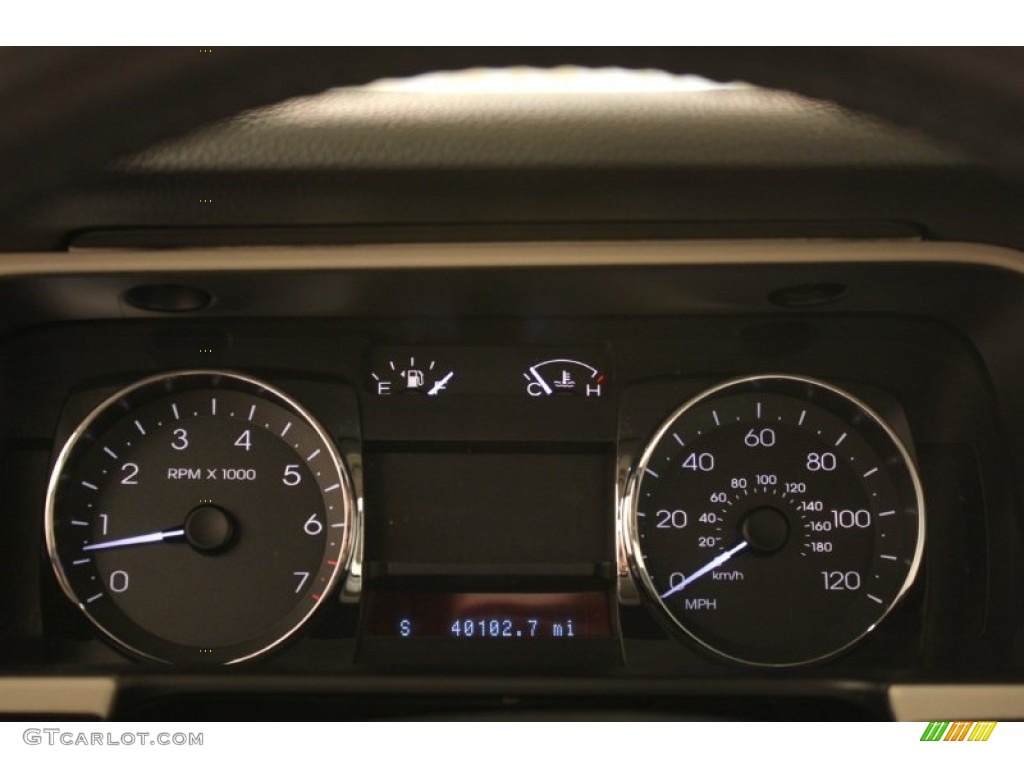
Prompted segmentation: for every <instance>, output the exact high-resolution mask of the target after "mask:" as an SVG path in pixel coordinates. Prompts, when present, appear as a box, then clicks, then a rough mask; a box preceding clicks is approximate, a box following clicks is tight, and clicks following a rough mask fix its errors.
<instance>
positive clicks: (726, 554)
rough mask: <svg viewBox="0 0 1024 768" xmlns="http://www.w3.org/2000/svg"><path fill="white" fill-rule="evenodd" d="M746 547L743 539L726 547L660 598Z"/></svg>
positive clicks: (672, 592) (676, 590) (691, 581)
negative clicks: (733, 545)
mask: <svg viewBox="0 0 1024 768" xmlns="http://www.w3.org/2000/svg"><path fill="white" fill-rule="evenodd" d="M746 547H747V542H746V541H745V540H744V541H741V542H740V543H739V544H737V545H736V546H735V547H733V548H732V549H727V550H726V551H725V552H723V553H722V554H720V555H719V556H718V557H716V558H715V559H714V560H712V561H711V562H710V563H708V564H707V565H705V566H704V567H703V568H699V569H698V570H696V571H694V572H693V573H691V574H690V575H689V576H687V577H685V578H684V579H683V580H682V581H681V582H679V583H678V584H676V585H675V586H674V587H672V589H670V590H669V591H668V592H666V593H665V594H663V595H662V596H661V599H662V600H664V599H665V598H666V597H671V596H672V595H674V594H675V593H676V592H678V591H679V590H681V589H684V588H685V587H686V586H687V585H689V584H692V583H693V582H695V581H696V580H697V579H699V578H700V577H701V576H703V575H704V574H706V573H710V572H711V571H713V570H715V568H717V567H718V566H720V565H722V564H723V563H725V562H726V561H727V560H729V559H730V558H731V557H732V556H733V555H735V554H737V553H738V552H740V551H742V550H744V549H746Z"/></svg>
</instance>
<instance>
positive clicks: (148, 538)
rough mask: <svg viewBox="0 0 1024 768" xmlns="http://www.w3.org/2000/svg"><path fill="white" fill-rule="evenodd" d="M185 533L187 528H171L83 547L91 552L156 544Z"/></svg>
mask: <svg viewBox="0 0 1024 768" xmlns="http://www.w3.org/2000/svg"><path fill="white" fill-rule="evenodd" d="M184 535H185V529H184V528H183V527H182V528H171V529H170V530H167V531H156V532H155V533H144V534H142V535H140V536H129V537H127V538H124V539H112V540H111V541H101V542H99V543H98V544H86V545H85V546H84V547H82V551H83V552H89V551H92V550H96V549H114V548H115V547H132V546H135V545H136V544H156V543H157V542H160V541H163V540H164V539H175V538H179V537H181V536H184Z"/></svg>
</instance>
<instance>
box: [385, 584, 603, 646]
mask: <svg viewBox="0 0 1024 768" xmlns="http://www.w3.org/2000/svg"><path fill="white" fill-rule="evenodd" d="M367 629H368V631H369V634H370V635H371V636H373V637H387V638H408V639H410V640H411V639H432V640H437V639H444V640H456V641H461V642H479V641H482V640H486V641H495V642H509V643H511V642H526V641H530V640H561V641H571V640H572V639H574V638H576V639H579V638H584V639H593V638H607V637H610V636H611V634H612V628H611V620H610V613H609V610H608V596H607V595H606V594H605V593H603V592H552V593H512V592H494V593H491V592H418V591H387V592H373V593H371V594H370V596H369V599H368V604H367Z"/></svg>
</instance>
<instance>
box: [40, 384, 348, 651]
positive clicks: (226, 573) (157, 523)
mask: <svg viewBox="0 0 1024 768" xmlns="http://www.w3.org/2000/svg"><path fill="white" fill-rule="evenodd" d="M351 500H352V493H351V489H350V483H349V479H348V474H347V472H346V471H345V468H344V466H343V464H342V462H341V459H340V457H339V455H338V453H337V451H336V449H335V447H334V445H333V443H332V442H331V440H330V437H329V436H328V435H327V434H326V433H325V432H324V430H323V428H322V427H320V426H319V425H318V424H317V423H316V422H315V421H314V420H313V418H312V416H310V415H309V414H308V413H306V412H305V411H304V410H303V409H302V407H301V406H299V405H298V404H297V403H296V402H294V401H293V400H291V399H289V398H288V397H287V396H286V395H284V394H283V393H281V392H279V391H277V390H276V389H274V388H272V387H271V386H270V385H268V384H264V383H262V382H258V381H256V380H253V379H250V378H248V377H244V376H240V375H238V374H231V373H224V372H215V371H211V372H204V371H198V372H185V373H177V374H171V375H167V376H160V377H155V378H153V379H147V380H145V381H143V382H139V383H138V384H136V385H133V386H131V387H128V388H127V389H125V390H122V391H121V392H118V393H116V394H115V395H114V396H112V397H111V398H109V399H108V400H107V401H106V402H104V403H102V404H101V405H100V406H99V407H98V408H97V409H96V410H95V411H94V412H93V413H92V414H91V415H90V416H89V417H88V418H87V419H86V420H85V422H84V423H83V424H82V425H81V426H80V427H79V428H78V429H77V430H76V431H75V433H74V434H73V435H72V437H71V439H70V440H69V441H68V443H67V445H66V446H65V447H64V449H63V450H62V452H61V454H60V456H59V457H58V459H57V462H56V465H55V467H54V471H53V475H52V477H51V481H50V487H49V491H48V496H47V531H46V533H47V544H48V547H49V551H50V556H51V559H52V561H53V565H54V569H55V571H56V573H57V576H58V579H59V580H60V583H61V586H62V587H63V588H64V591H65V592H66V593H67V595H68V597H69V598H71V600H73V601H74V602H75V603H76V604H77V605H78V606H79V608H80V609H81V610H82V611H83V613H84V614H85V615H86V616H87V617H88V618H89V620H90V621H92V623H93V624H94V625H95V626H96V627H97V628H98V629H99V630H101V631H102V632H103V633H104V634H105V635H106V636H107V637H109V638H110V639H112V640H113V641H115V642H116V643H117V644H118V645H119V646H121V647H122V648H123V649H126V650H128V651H130V652H132V653H134V654H136V655H138V656H142V657H146V658H150V659H154V660H159V661H169V662H175V663H186V664H197V663H230V662H235V661H242V660H245V659H248V658H252V657H255V656H258V655H260V654H262V653H264V652H265V651H267V650H269V649H270V648H272V647H274V646H276V645H278V644H279V643H280V642H281V641H282V640H284V639H285V638H286V637H288V636H289V635H291V634H292V633H293V632H294V631H295V630H296V629H298V627H299V626H301V625H302V624H303V623H304V622H305V621H306V620H307V619H308V618H309V616H310V615H311V614H312V613H313V611H314V610H315V609H316V607H317V606H318V605H319V604H320V602H321V600H322V599H323V598H324V596H325V595H326V594H327V593H328V592H329V591H330V590H331V589H332V587H333V586H334V584H335V582H336V580H337V577H338V575H339V574H340V573H341V572H342V571H343V570H344V566H345V565H346V560H347V556H348V551H349V540H350V532H349V530H348V529H349V527H350V525H351V520H352V501H351Z"/></svg>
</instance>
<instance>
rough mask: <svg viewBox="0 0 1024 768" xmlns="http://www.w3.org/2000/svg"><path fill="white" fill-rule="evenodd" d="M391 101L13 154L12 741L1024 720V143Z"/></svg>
mask: <svg viewBox="0 0 1024 768" xmlns="http://www.w3.org/2000/svg"><path fill="white" fill-rule="evenodd" d="M201 50H208V49H201ZM655 53H657V51H655ZM869 53H870V52H867V53H865V55H868V54H869ZM662 54H664V55H667V54H665V52H664V51H662V52H661V54H659V55H662ZM40 55H42V54H40ZM125 55H126V56H129V57H134V58H133V59H132V60H133V61H136V63H137V64H138V67H139V68H138V70H136V69H132V68H126V69H125V72H127V73H136V72H137V74H138V75H139V78H140V82H141V80H143V79H145V78H143V75H144V74H145V73H146V72H147V71H148V70H147V67H148V66H149V64H150V63H152V62H151V58H152V60H153V61H155V59H156V58H159V55H158V54H156V53H152V52H138V51H136V52H126V53H125ZM305 55H309V56H312V57H314V59H315V58H316V57H317V56H318V55H322V54H317V53H309V54H297V53H292V54H287V53H282V52H277V53H273V54H270V53H268V54H266V55H265V56H263V55H260V54H259V53H258V52H252V51H239V52H233V53H232V54H231V55H230V56H225V58H224V60H225V61H226V62H228V63H229V64H230V62H231V61H234V62H236V64H235V65H232V66H241V65H242V64H246V63H247V62H248V65H251V66H258V67H263V66H265V67H268V68H276V67H277V66H278V63H279V59H278V58H275V57H283V58H281V59H280V61H284V63H286V64H287V63H288V61H290V60H287V59H288V56H298V57H299V58H301V57H302V56H305ZM495 55H498V54H495ZM506 55H507V56H509V57H512V58H516V57H520V56H526V54H524V53H523V52H522V51H506V52H505V53H501V54H500V55H498V58H501V57H502V56H506ZM581 55H582V54H581ZM619 55H620V56H625V57H626V58H627V59H629V60H631V61H632V58H630V57H638V58H637V62H638V63H639V64H643V63H644V62H645V61H646V59H644V56H643V55H641V54H639V53H628V52H625V53H623V52H620V53H619ZM652 55H653V54H652ZM694 55H697V54H694ZM708 55H709V56H710V55H711V54H708ZM751 55H752V56H754V55H755V54H751ZM757 55H758V56H759V55H760V54H757ZM849 55H851V56H854V55H860V54H859V53H857V52H852V53H850V54H849ZM878 55H879V56H881V55H882V54H880V53H879V54H878ZM894 55H895V54H894ZM900 55H902V54H900ZM83 56H84V54H83ZM168 56H169V57H171V58H174V57H178V58H174V61H175V62H179V63H178V64H173V66H174V67H176V66H179V64H180V61H186V62H190V63H188V66H189V67H191V66H195V64H194V62H191V59H189V57H188V56H187V55H186V54H185V53H184V52H181V51H178V52H175V53H173V54H168ZM367 56H369V54H367ZM531 56H541V54H531V55H529V56H527V58H531ZM602 56H603V54H602ZM60 57H70V58H69V59H68V60H69V61H70V60H71V59H74V57H75V54H70V53H68V54H64V53H62V54H60V55H59V56H58V57H57V58H55V59H54V61H55V62H56V63H55V64H54V65H53V66H58V67H59V66H63V65H64V64H61V62H62V61H64V59H62V58H60ZM232 57H237V58H232ZM542 58H543V57H542ZM583 58H586V56H583ZM784 58H785V57H784V56H782V55H781V54H780V62H781V61H782V59H784ZM897 58H898V56H897ZM57 59H60V61H57ZM85 59H88V56H85ZM85 59H83V61H85ZM179 59H180V61H179ZM739 59H740V63H741V64H742V63H743V61H746V59H743V57H739ZM451 60H452V61H453V62H455V63H456V64H457V63H458V61H459V60H460V59H459V56H458V55H456V54H454V53H452V54H451ZM167 61H168V62H170V58H169V59H168V60H167ZM303 61H305V60H304V59H303ZM396 61H398V64H402V62H403V61H404V59H396ZM787 61H788V59H787ZM238 62H241V64H239V63H238ZM64 63H65V64H66V63H67V62H64ZM86 63H87V62H86ZM655 63H657V62H655ZM712 63H713V62H712ZM797 63H798V64H799V62H797ZM71 64H74V61H71ZM398 64H396V65H395V66H396V67H397V69H398V70H402V69H403V66H405V65H404V64H402V66H398ZM890 64H891V62H890ZM168 66H171V64H168ZM225 66H227V65H225ZM331 66H334V65H331ZM737 66H738V65H737ZM710 68H711V69H712V70H713V69H714V67H710ZM738 68H740V69H742V67H738ZM385 69H386V70H387V71H386V72H385V73H389V74H393V73H392V72H391V70H390V69H387V68H385ZM805 69H806V68H805V67H803V66H800V67H798V70H799V71H800V72H803V71H804V70H805ZM172 70H173V67H171V69H169V70H161V69H159V68H157V70H155V71H152V72H149V74H150V75H151V76H152V77H153V78H156V79H157V80H159V78H162V77H165V76H168V77H169V75H167V72H169V71H172ZM300 70H301V72H302V73H307V74H305V75H303V76H304V77H306V78H307V79H308V78H313V79H312V82H311V84H310V83H307V82H306V80H302V83H301V84H302V87H303V88H305V87H307V86H308V87H310V88H313V89H315V87H326V86H329V85H336V84H338V82H339V81H340V82H349V81H350V79H351V78H352V77H353V75H352V73H348V72H346V73H344V77H340V76H338V75H337V73H335V72H333V70H331V67H330V66H325V68H324V69H322V70H320V69H317V68H316V67H300V68H298V69H296V72H299V71H300ZM175 71H176V70H175ZM247 71H248V70H247ZM254 71H255V70H254ZM368 71H369V70H368ZM417 71H418V70H417ZM968 71H973V70H970V68H965V69H964V72H968ZM308 73H315V74H316V76H315V77H314V75H313V74H308ZM250 74H252V73H251V72H250ZM357 75H358V73H357ZM126 76H127V75H126ZM132 77H134V74H133V75H132ZM300 79H301V78H300ZM766 79H767V80H768V81H771V77H770V76H767V75H766ZM952 79H954V80H955V78H952ZM235 80H236V81H238V82H241V83H242V85H243V86H244V87H239V88H237V89H236V90H233V91H232V92H231V93H230V94H224V93H220V94H219V96H217V98H211V99H208V100H206V101H203V100H202V99H199V98H198V97H196V98H195V99H193V97H192V91H196V92H197V93H198V90H201V89H202V87H203V84H202V83H197V82H192V86H191V87H192V91H189V94H190V96H189V104H190V105H191V104H192V103H193V101H194V102H195V109H196V110H197V112H196V113H195V115H193V117H192V119H190V120H185V118H181V119H182V120H184V121H185V122H188V123H189V125H188V126H187V127H192V126H193V125H196V124H198V123H199V122H201V121H202V120H205V119H210V118H213V117H217V116H227V115H228V114H233V112H232V110H234V111H235V112H237V110H238V109H241V108H242V107H243V106H252V105H254V104H256V103H264V101H267V100H272V98H283V97H284V96H286V95H290V94H291V93H292V92H293V90H289V89H287V88H284V87H283V86H282V87H281V88H279V89H278V90H280V91H282V92H281V93H278V90H275V88H276V87H277V86H274V83H273V81H272V79H260V78H258V77H255V76H253V77H249V78H248V79H246V78H242V79H241V80H239V78H237V77H236V78H235ZM320 80H325V81H326V82H323V83H321V82H320ZM161 82H162V81H161ZM211 82H212V81H211ZM386 82H387V81H385V86H380V85H379V84H378V85H376V86H371V87H368V88H363V89H351V88H345V89H340V90H331V91H327V92H326V93H322V94H320V95H317V96H310V97H304V98H301V99H298V100H293V101H289V102H284V103H282V104H278V105H276V106H274V107H270V108H268V109H263V110H256V111H254V112H247V113H243V114H241V115H239V116H236V117H232V119H229V120H227V121H225V122H222V123H219V124H216V125H213V126H211V127H208V128H206V129H203V130H201V131H199V132H197V133H195V134H191V135H188V136H185V137H184V138H180V139H176V140H174V141H171V142H170V143H166V144H161V145H156V146H149V145H147V144H146V141H148V140H155V139H156V138H165V137H166V136H170V135H171V134H172V133H173V131H172V130H171V127H170V126H171V125H172V124H173V125H178V123H175V122H174V121H173V120H172V121H171V123H169V124H168V127H167V128H166V129H164V128H161V129H160V130H159V131H158V130H157V129H156V128H155V127H154V126H156V125H158V124H159V123H160V121H159V119H158V118H159V117H160V115H162V114H163V113H162V112H161V110H162V109H163V107H162V106H160V105H157V106H154V105H153V104H152V102H151V101H150V100H149V99H150V95H149V94H150V93H151V92H152V93H153V94H155V93H157V91H158V89H150V88H149V87H148V86H147V89H146V93H145V94H138V93H136V94H135V96H131V93H129V94H128V96H126V97H125V98H129V99H134V100H135V101H133V102H132V103H133V104H135V103H136V102H137V104H138V106H139V112H138V114H139V121H137V123H136V124H133V126H134V127H133V129H132V130H133V131H135V132H136V135H135V136H134V137H131V136H121V135H120V133H119V132H120V131H122V130H127V129H125V128H124V126H118V127H116V128H115V129H112V132H110V133H109V134H106V133H103V132H100V131H97V132H94V134H95V135H94V134H93V133H89V132H86V133H87V134H88V135H83V136H79V135H78V132H77V131H76V136H75V138H74V140H72V139H71V138H70V137H68V136H65V137H64V140H61V137H60V136H58V135H57V133H59V131H57V133H54V134H52V135H51V134H49V133H45V132H42V131H40V132H36V133H34V132H33V131H31V130H22V131H21V132H20V133H18V137H17V141H15V140H13V139H12V140H11V141H5V140H2V139H3V137H0V152H2V153H5V154H2V155H0V159H2V160H3V161H4V164H5V167H7V168H8V169H15V170H17V169H18V168H22V167H23V165H22V164H23V161H24V160H25V158H27V157H31V156H35V157H38V158H39V160H38V163H37V167H33V169H32V171H31V173H29V172H28V171H26V172H25V173H24V174H20V175H19V174H15V175H17V176H18V177H19V178H20V177H21V176H24V178H25V184H24V185H23V186H20V187H18V188H17V189H14V188H11V189H4V190H0V209H2V210H3V211H4V212H5V218H4V219H3V222H2V224H3V226H2V227H0V245H2V248H0V307H2V312H0V325H2V330H3V333H2V335H0V450H2V452H3V462H2V467H3V476H2V480H0V509H3V510H4V513H3V514H2V515H0V713H2V715H3V716H5V717H7V716H11V717H23V718H24V717H60V718H65V717H69V718H99V719H108V718H109V719H125V720H131V719H154V720H165V721H166V720H193V721H195V720H204V719H208V720H220V719H225V718H230V719H251V720H260V719H263V720H275V719H282V718H287V719H292V720H322V719H331V720H339V719H377V718H384V719H402V718H412V719H423V718H442V719H480V718H484V719H547V720H558V719H590V718H603V719H637V718H640V719H717V718H722V719H756V720H763V719H780V720H786V719H794V720H807V719H830V720H857V719H872V720H880V719H899V720H929V719H931V720H950V719H951V718H958V717H959V718H966V719H970V720H978V719H979V718H988V719H991V720H999V719H1017V718H1020V717H1022V713H1021V701H1022V700H1024V695H1022V693H1021V691H1022V690H1024V689H1022V687H1021V686H1022V684H1024V590H1022V584H1024V581H1022V578H1021V576H1022V570H1021V568H1022V566H1021V564H1022V563H1024V539H1022V535H1021V530H1022V523H1024V520H1022V516H1021V506H1020V499H1021V493H1022V491H1024V488H1022V487H1021V484H1020V471H1019V467H1020V457H1021V455H1022V452H1021V435H1024V406H1022V402H1021V399H1020V392H1021V391H1022V388H1024V366H1022V365H1021V363H1020V335H1021V330H1022V329H1024V313H1022V309H1021V302H1020V296H1021V287H1022V282H1021V280H1022V278H1021V274H1022V267H1021V259H1020V248H1021V247H1024V235H1022V230H1021V227H1020V219H1019V200H1020V185H1019V182H1018V181H1016V180H1015V178H1014V176H1013V174H1012V168H1011V166H1012V162H1011V161H1010V160H1007V159H1006V157H1008V156H1009V155H1005V152H1008V151H1009V150H1010V149H1012V147H1011V146H1010V144H1006V143H1005V142H1004V143H1003V144H999V145H998V146H995V145H994V146H993V148H992V149H993V152H994V153H995V155H994V159H995V162H996V163H997V165H998V163H1002V165H998V167H997V168H996V169H995V170H993V169H992V168H988V167H985V166H983V165H980V164H979V163H977V162H976V161H974V160H972V159H971V158H970V157H968V156H967V155H965V154H962V153H961V152H960V151H959V150H956V149H953V148H951V147H950V146H948V145H944V144H942V143H940V142H932V141H930V140H927V139H924V138H922V137H920V136H918V135H916V134H913V133H912V132H908V131H902V130H899V129H896V128H892V127H891V126H889V125H887V124H885V123H882V122H881V121H877V120H874V119H873V118H868V117H864V116H863V115H860V114H857V113H853V112H848V111H846V110H844V109H840V108H838V107H836V106H834V105H832V104H829V103H826V102H818V101H812V100H809V99H804V98H801V97H797V96H794V95H792V94H787V93H782V92H777V91H766V90H761V89H757V88H752V87H749V86H743V85H738V84H731V85H729V86H728V87H724V88H719V89H711V90H708V91H700V92H698V93H690V94H685V95H684V94H682V93H680V92H675V91H673V92H670V93H656V92H647V93H640V94H636V93H633V94H618V93H617V94H611V95H609V94H603V93H597V94H578V93H577V94H562V93H548V94H522V93H512V94H503V95H501V96H497V95H493V94H489V95H480V94H465V93H463V94H455V95H453V94H441V95H430V94H427V93H405V92H402V91H401V89H400V88H399V89H397V90H396V89H395V87H394V84H392V85H390V86H387V85H386ZM660 82H661V81H659V83H660ZM894 82H897V81H894ZM956 84H960V85H962V83H959V81H957V83H956ZM122 85H123V87H124V88H125V89H127V90H128V91H130V90H131V89H130V86H131V83H127V82H125V83H122ZM819 85H820V84H819ZM272 86H273V87H272ZM659 87H661V86H659ZM672 87H673V88H675V87H676V85H674V84H673V85H672ZM815 87H818V86H815V85H814V84H811V85H808V86H807V89H808V90H809V92H814V89H815ZM267 88H269V89H270V91H268V92H267V93H264V92H263V91H262V90H261V89H267ZM250 90H251V91H252V93H250ZM295 92H298V91H295ZM90 93H93V92H90ZM174 93H176V92H172V91H171V90H168V91H167V92H166V93H164V94H163V95H161V97H160V99H161V105H162V104H163V103H164V101H168V103H171V102H172V101H173V98H174ZM922 93H923V94H924V93H931V92H930V91H927V89H924V90H922ZM104 94H105V92H99V91H97V92H95V93H93V96H94V97H95V98H92V97H90V98H88V99H83V100H82V104H85V102H87V101H88V102H89V105H98V106H97V107H96V108H97V109H100V108H101V107H102V111H103V112H104V113H107V112H110V109H109V102H108V101H105V100H104V99H106V98H107V95H104ZM257 97H259V98H260V99H263V100H264V101H256V100H255V99H257ZM111 98H113V97H111ZM922 98H923V97H922ZM58 101H59V100H58ZM854 101H855V100H854ZM243 102H244V103H243ZM61 104H64V102H60V104H58V105H57V106H55V107H54V109H59V108H61V107H60V105H61ZM147 104H148V105H149V106H148V107H146V108H144V107H145V105H147ZM87 106H88V105H87ZM73 107H74V105H68V109H71V108H73ZM82 108H83V109H86V111H88V109H92V107H91V106H88V109H87V108H86V106H83V107H82ZM880 111H881V112H884V111H885V110H884V109H880ZM25 114H26V115H27V116H28V117H32V115H35V114H36V113H30V112H29V111H26V112H25ZM929 114H931V113H929ZM978 114H980V115H982V116H985V115H987V114H988V113H986V112H979V113H978ZM150 115H152V116H153V119H152V120H150V119H149V117H150ZM85 117H88V115H85ZM897 117H898V115H897ZM200 118H202V119H200ZM26 119H28V118H26ZM979 119H980V118H979ZM986 119H988V118H986ZM90 120H91V121H92V122H94V123H95V124H97V125H98V124H100V123H101V122H102V119H101V118H100V117H97V116H95V115H93V117H92V118H90V119H89V120H85V123H87V124H92V122H90ZM122 122H123V121H122ZM921 122H922V123H924V122H926V121H925V120H924V119H923V118H922V120H921ZM996 122H998V121H994V120H990V121H989V123H992V124H993V125H994V124H995V123H996ZM57 124H59V125H62V126H68V125H72V124H75V125H78V123H76V122H75V121H74V120H62V121H55V123H54V125H57ZM986 124H988V123H986ZM931 127H932V128H933V129H934V132H935V133H936V134H941V135H947V134H945V133H943V130H944V129H939V128H935V126H934V125H932V126H931ZM989 128H992V125H989ZM12 130H13V129H12ZM55 130H56V129H55ZM34 135H35V136H37V137H38V138H39V141H43V140H44V139H45V141H46V142H49V144H47V146H48V147H50V149H51V150H53V151H52V152H46V153H37V154H36V155H32V153H26V152H24V151H19V150H18V147H19V146H20V145H18V143H17V142H18V141H30V139H32V137H33V136H34ZM118 136H120V139H122V140H121V141H120V150H119V151H120V152H122V153H123V152H128V154H127V155H124V154H117V155H111V156H109V157H106V159H105V160H104V161H103V162H105V163H106V165H105V167H104V170H102V171H101V172H99V173H94V174H92V175H88V174H84V173H83V174H81V175H79V174H78V172H77V171H75V173H73V174H71V175H72V176H74V179H75V183H71V181H69V180H68V179H66V178H63V177H62V176H61V174H60V173H58V172H56V171H54V168H56V167H57V166H59V162H60V160H61V157H62V153H63V152H67V153H68V156H72V155H73V156H74V158H75V161H74V162H75V163H77V162H78V160H79V155H81V158H91V159H82V160H81V162H82V163H86V164H87V163H89V162H91V163H92V164H93V165H98V164H100V161H99V160H98V159H97V158H98V157H99V155H101V154H103V153H102V152H101V151H100V149H99V148H97V147H96V146H94V145H93V144H91V143H90V142H93V141H95V142H101V141H106V140H107V138H110V140H111V143H114V138H117V137H118ZM147 136H148V137H149V138H148V139H147V138H146V137H147ZM948 136H950V137H952V138H954V139H957V140H960V142H961V145H962V146H967V147H970V148H971V149H972V150H976V151H977V150H978V149H979V146H978V142H977V141H974V142H973V143H972V141H970V140H968V139H970V138H971V137H966V138H965V137H964V136H963V135H958V134H956V131H954V130H952V129H951V131H950V133H949V134H948ZM975 138H976V137H975ZM51 139H52V141H51ZM79 139H81V140H82V141H83V142H85V144H87V145H88V146H83V147H82V148H80V151H79V149H77V148H76V146H73V145H76V142H77V141H78V140H79ZM129 139H131V140H129ZM1011 144H1012V142H1011ZM137 150H143V151H142V152H141V153H140V152H138V151H137ZM999 151H1004V156H1003V158H1002V160H1000V158H999V155H998V153H999ZM133 152H134V154H133ZM91 153H94V154H91ZM1011 154H1012V153H1011ZM114 157H116V160H114V159H113V158H114ZM112 160H113V162H111V161H112ZM51 166H52V167H51ZM26 167H27V166H26ZM75 168H77V165H76V166H75ZM69 173H70V171H69ZM8 175H9V176H10V175H11V174H10V173H9V174H8ZM55 179H56V181H55ZM48 190H50V193H48V192H47V191H48ZM15 198H17V199H15ZM12 200H13V201H14V202H12Z"/></svg>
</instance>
